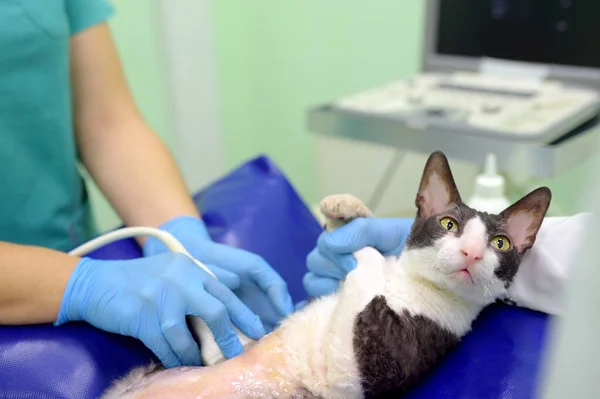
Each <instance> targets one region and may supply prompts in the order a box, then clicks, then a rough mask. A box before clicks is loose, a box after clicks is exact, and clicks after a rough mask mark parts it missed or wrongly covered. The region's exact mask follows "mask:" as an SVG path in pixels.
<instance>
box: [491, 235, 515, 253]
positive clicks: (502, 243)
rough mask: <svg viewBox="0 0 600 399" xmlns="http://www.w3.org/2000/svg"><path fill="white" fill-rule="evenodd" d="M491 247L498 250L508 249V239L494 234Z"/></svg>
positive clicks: (509, 244)
mask: <svg viewBox="0 0 600 399" xmlns="http://www.w3.org/2000/svg"><path fill="white" fill-rule="evenodd" d="M491 243H492V247H494V248H496V249H497V250H499V251H508V250H509V249H510V248H511V246H512V245H511V243H510V239H509V238H508V237H507V236H496V237H494V238H492V241H491Z"/></svg>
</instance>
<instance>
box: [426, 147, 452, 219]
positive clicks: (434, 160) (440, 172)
mask: <svg viewBox="0 0 600 399" xmlns="http://www.w3.org/2000/svg"><path fill="white" fill-rule="evenodd" d="M461 202H462V201H461V198H460V194H459V193H458V189H457V188H456V184H455V183H454V178H453V177H452V172H451V171H450V165H449V164H448V159H446V156H445V155H444V154H443V153H442V152H441V151H436V152H434V153H432V154H431V155H430V156H429V159H428V160H427V163H426V164H425V169H424V170H423V177H421V184H420V185H419V192H418V193H417V199H416V201H415V204H416V206H417V210H418V211H417V216H418V217H421V218H426V217H429V216H432V215H436V214H438V213H441V212H444V211H447V210H449V209H451V208H453V207H454V206H455V205H459V204H460V203H461Z"/></svg>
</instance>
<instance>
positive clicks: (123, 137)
mask: <svg viewBox="0 0 600 399" xmlns="http://www.w3.org/2000/svg"><path fill="white" fill-rule="evenodd" d="M71 79H72V87H73V105H74V121H75V131H76V138H77V147H78V150H79V152H80V156H81V159H82V162H83V164H84V166H85V167H86V169H87V170H88V172H89V173H90V175H91V176H92V178H93V179H94V181H95V182H96V183H97V184H98V186H99V187H100V189H101V190H102V192H103V193H104V195H105V196H106V197H107V199H108V200H109V201H110V203H111V204H112V206H113V207H114V208H115V210H116V211H117V213H118V214H119V216H121V218H122V219H123V221H124V222H125V224H127V225H130V226H132V225H145V226H154V227H156V226H158V225H160V224H162V223H164V222H165V221H167V220H169V219H171V218H173V217H174V216H179V215H192V216H199V215H198V211H197V209H196V207H195V205H194V203H193V201H192V199H191V197H190V195H189V193H188V190H187V188H186V187H185V184H184V182H183V179H182V177H181V175H180V173H179V170H178V168H177V165H176V164H175V162H174V160H173V157H172V156H171V154H170V153H169V151H168V149H167V147H166V146H165V145H164V144H163V143H162V141H161V140H160V139H159V137H158V136H156V135H155V134H154V132H152V131H151V129H150V128H149V127H148V125H147V124H146V123H145V122H144V120H143V118H142V116H141V115H140V112H139V111H138V109H137V106H136V104H135V102H134V100H133V97H132V95H131V93H130V92H129V88H128V86H127V83H126V81H125V76H124V74H123V71H122V68H121V65H120V62H119V58H118V55H117V52H116V48H115V45H114V43H113V41H112V38H111V36H110V31H109V29H108V26H107V25H106V24H100V25H97V26H95V27H93V28H90V29H87V30H86V31H83V32H81V33H79V34H77V35H75V36H74V37H73V39H72V40H71Z"/></svg>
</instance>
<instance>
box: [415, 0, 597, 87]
mask: <svg viewBox="0 0 600 399" xmlns="http://www.w3.org/2000/svg"><path fill="white" fill-rule="evenodd" d="M441 1H442V0H426V6H425V7H426V10H425V21H424V22H425V23H424V32H423V37H424V45H423V53H422V70H423V71H424V72H441V73H443V72H446V73H452V72H454V71H457V70H462V71H472V72H477V71H480V70H481V66H482V64H483V63H484V61H486V59H485V58H484V57H470V56H457V55H448V54H440V53H437V50H436V49H437V47H438V46H437V36H438V26H439V8H440V2H441ZM599 1H600V0H599ZM507 61H511V62H514V61H512V60H507ZM518 63H519V64H522V65H523V66H526V67H531V68H541V69H543V70H545V71H546V75H545V77H546V79H552V80H559V81H562V82H564V83H566V84H571V85H575V86H580V87H587V88H593V89H596V90H598V91H600V68H591V67H580V66H569V65H558V64H543V63H535V62H518Z"/></svg>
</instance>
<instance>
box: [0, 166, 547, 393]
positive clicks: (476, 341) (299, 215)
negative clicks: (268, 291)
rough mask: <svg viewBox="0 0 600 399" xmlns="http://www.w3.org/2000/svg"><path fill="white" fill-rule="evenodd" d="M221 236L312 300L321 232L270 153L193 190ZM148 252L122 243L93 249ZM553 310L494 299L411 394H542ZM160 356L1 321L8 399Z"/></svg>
mask: <svg viewBox="0 0 600 399" xmlns="http://www.w3.org/2000/svg"><path fill="white" fill-rule="evenodd" d="M194 200H195V202H196V204H197V206H198V208H199V209H200V210H201V211H202V213H203V217H204V219H205V220H206V223H207V225H208V226H209V231H210V234H211V236H212V237H213V239H214V240H215V241H218V242H222V243H226V244H229V245H232V246H236V247H240V248H245V249H247V250H250V251H253V252H256V253H258V254H260V255H261V256H263V257H264V258H265V259H266V260H267V261H268V262H270V264H271V265H272V266H273V267H274V268H275V269H277V271H278V272H279V273H280V274H281V275H282V276H283V278H284V279H285V280H286V281H287V283H288V285H289V288H290V291H291V294H292V297H293V299H294V301H295V302H298V301H301V300H303V299H305V298H306V293H305V292H304V289H303V287H302V283H301V281H302V276H303V274H304V273H305V271H306V266H305V258H306V255H307V254H308V253H309V252H310V250H311V249H312V248H313V247H314V245H315V243H316V240H317V237H318V235H319V234H320V233H321V231H322V229H321V226H320V225H319V223H318V222H317V221H316V220H315V218H314V217H313V216H312V214H311V213H310V211H309V210H308V209H307V207H306V206H305V204H304V203H303V201H302V200H301V198H300V197H299V196H298V195H297V193H296V192H295V191H294V189H293V187H292V186H291V185H290V184H289V182H288V180H287V179H286V178H285V176H284V175H283V174H282V173H281V172H280V171H279V170H278V168H277V167H276V166H275V165H274V164H273V163H272V162H271V161H270V160H269V159H268V158H266V157H259V158H256V159H254V160H251V161H249V162H247V163H246V164H244V165H242V166H241V167H239V168H237V169H236V170H234V171H232V172H231V173H230V174H228V175H227V176H225V177H223V178H222V179H220V180H218V181H216V182H214V183H213V184H211V185H210V186H208V187H207V188H205V189H204V190H202V191H201V192H200V193H198V194H196V195H195V196H194ZM91 256H93V257H95V258H100V259H131V258H136V257H139V256H141V252H140V249H139V247H138V246H137V244H136V243H135V241H133V240H122V241H119V242H117V243H113V244H111V245H108V246H106V247H104V248H101V249H99V250H98V251H96V252H94V253H93V254H91ZM546 325H547V316H546V315H543V314H540V313H537V312H533V311H529V310H526V309H520V308H514V307H509V306H507V305H494V306H492V307H490V308H489V309H487V310H486V311H485V312H483V314H482V315H481V316H480V317H479V319H478V320H477V321H476V322H475V324H474V326H473V331H472V332H471V333H469V334H468V335H467V337H465V339H464V340H463V342H462V343H461V344H460V345H459V347H458V348H457V349H456V350H454V351H453V352H451V353H450V354H448V356H447V357H446V358H445V359H444V360H443V361H442V362H441V364H439V366H438V367H436V368H434V369H433V370H432V371H431V373H430V375H429V376H428V377H427V378H426V379H425V381H423V382H422V383H421V384H419V385H418V386H417V387H415V388H414V389H413V390H412V391H411V392H409V393H408V394H406V395H405V396H404V397H406V398H411V399H421V398H454V399H482V398H485V399H526V398H532V397H534V396H535V389H536V381H537V376H538V373H539V366H540V364H541V359H540V357H541V356H542V349H543V345H544V342H545V338H546ZM151 359H152V360H156V359H155V358H154V356H153V355H152V353H151V352H150V351H149V350H148V349H147V348H146V347H145V346H144V345H143V344H141V343H140V342H139V341H137V340H135V339H132V338H130V337H124V336H120V335H115V334H110V333H106V332H103V331H100V330H98V329H95V328H93V327H91V326H89V325H87V324H85V323H72V324H68V325H64V326H61V327H53V326H51V325H34V326H16V327H13V326H8V327H7V326H4V327H0V398H2V399H3V398H6V399H25V398H36V399H46V398H48V399H55V398H57V399H63V398H64V399H80V398H81V399H84V398H85V399H88V398H95V397H97V396H98V395H99V394H100V393H101V392H102V391H103V390H104V389H105V388H106V387H107V386H108V384H110V382H111V381H112V380H113V379H115V378H118V377H120V376H123V375H124V374H126V373H127V372H128V371H129V370H130V369H131V368H133V367H136V366H138V365H142V364H144V363H146V362H148V361H149V360H151Z"/></svg>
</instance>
